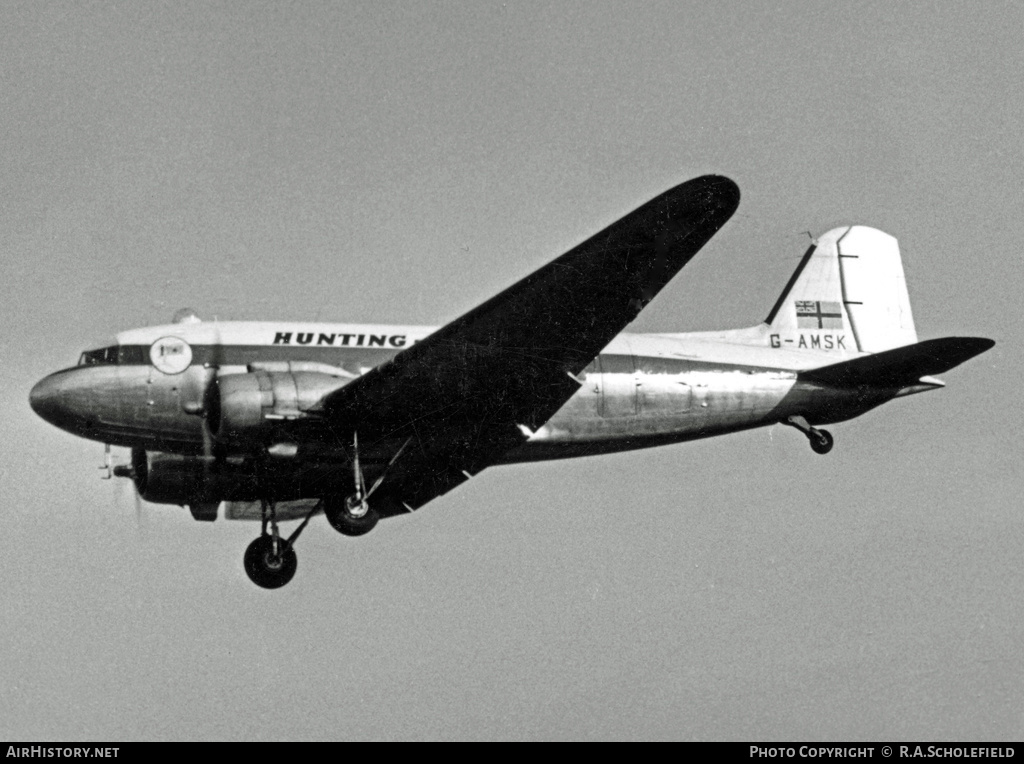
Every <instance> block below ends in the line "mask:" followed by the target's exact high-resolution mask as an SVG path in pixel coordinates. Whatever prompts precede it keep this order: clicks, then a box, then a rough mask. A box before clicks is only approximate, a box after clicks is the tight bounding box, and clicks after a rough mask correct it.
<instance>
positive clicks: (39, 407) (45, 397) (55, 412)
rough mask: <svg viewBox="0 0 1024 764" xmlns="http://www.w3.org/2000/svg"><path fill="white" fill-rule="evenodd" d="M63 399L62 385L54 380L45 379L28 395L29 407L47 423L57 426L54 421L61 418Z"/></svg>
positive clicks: (50, 378) (37, 383)
mask: <svg viewBox="0 0 1024 764" xmlns="http://www.w3.org/2000/svg"><path fill="white" fill-rule="evenodd" d="M61 397H62V396H61V391H60V385H59V384H58V383H57V382H56V381H55V380H54V378H53V377H52V376H50V377H43V378H42V379H41V380H39V381H38V382H36V384H35V386H34V387H33V388H32V392H30V393H29V394H28V405H30V406H31V407H32V410H33V411H34V412H36V413H37V414H38V415H39V416H41V417H42V418H43V419H45V420H46V421H47V422H49V423H50V424H56V422H55V421H54V420H55V419H57V418H59V416H60V409H61Z"/></svg>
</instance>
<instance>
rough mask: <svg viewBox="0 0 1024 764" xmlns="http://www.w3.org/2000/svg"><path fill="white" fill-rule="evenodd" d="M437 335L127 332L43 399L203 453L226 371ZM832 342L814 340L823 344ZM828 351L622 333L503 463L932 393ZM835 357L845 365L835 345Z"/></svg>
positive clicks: (269, 328) (55, 380)
mask: <svg viewBox="0 0 1024 764" xmlns="http://www.w3.org/2000/svg"><path fill="white" fill-rule="evenodd" d="M430 332H431V329H430V328H426V327H361V326H356V327H353V326H336V325H329V326H324V325H316V326H311V325H305V324H302V325H287V324H286V325H282V324H270V323H266V324H262V323H246V324H233V323H221V324H194V325H169V326H162V327H151V328H147V329H139V330H133V331H131V332H125V333H122V334H121V335H119V336H118V345H117V346H116V350H115V351H111V353H110V354H108V358H107V359H106V361H105V362H104V361H101V362H97V363H93V364H92V365H80V366H77V367H74V368H71V369H66V370H64V371H61V372H57V373H56V374H53V375H51V376H49V377H47V378H46V379H44V380H43V381H42V382H40V383H39V385H37V387H36V389H35V390H34V391H33V396H32V398H33V406H34V408H36V410H37V411H38V412H39V413H40V414H41V415H42V416H43V417H44V418H46V419H48V420H49V421H51V422H52V423H53V424H55V425H57V426H59V427H62V428H63V429H66V430H68V431H70V432H73V433H74V434H76V435H80V436H82V437H86V438H90V439H92V440H97V441H100V442H104V443H110V444H113V445H119V446H126V447H130V448H135V449H144V450H146V451H157V452H162V453H167V454H184V455H202V454H203V452H204V447H205V448H208V447H209V446H208V443H206V445H205V446H204V422H203V418H202V416H201V415H199V412H201V411H202V409H203V405H204V402H203V394H204V390H206V389H207V386H208V384H209V381H210V379H211V376H212V375H214V374H216V375H220V376H221V377H222V378H224V377H225V376H227V375H230V374H232V373H246V372H251V371H252V370H253V369H259V368H273V367H274V366H275V365H282V364H285V365H287V364H292V365H293V366H296V367H299V366H301V365H302V364H306V365H307V366H313V367H317V366H318V365H321V366H323V367H324V368H332V369H335V370H337V373H339V374H343V375H346V376H347V378H355V377H356V376H359V375H360V374H362V373H365V372H366V371H367V370H369V369H371V368H373V367H375V366H377V365H379V364H381V363H384V362H386V361H387V360H388V359H390V358H391V357H393V356H394V355H396V354H397V353H398V352H400V351H401V350H402V348H403V347H406V346H408V345H409V344H412V343H413V342H416V341H418V340H420V339H422V338H424V337H426V336H428V335H429V333H430ZM168 336H172V337H175V338H178V339H180V340H182V341H183V342H184V343H187V346H188V349H189V351H190V357H191V362H190V363H189V365H188V366H187V367H185V368H184V369H183V370H181V371H175V372H174V373H166V372H165V371H161V369H160V368H158V366H159V364H157V363H154V362H153V359H152V357H151V352H152V348H153V347H155V346H156V344H157V343H158V341H159V340H160V339H161V338H165V337H168ZM328 338H329V339H330V341H329V342H327V341H325V340H327V339H328ZM371 341H372V342H373V344H371ZM821 341H822V340H821V339H820V338H818V339H816V344H818V345H819V346H820V343H821ZM823 355H824V354H823V353H821V352H818V351H816V350H808V351H797V350H789V349H782V348H777V347H773V346H772V342H771V340H770V337H769V335H768V334H767V328H766V327H765V326H763V325H762V326H759V327H753V328H751V329H745V330H737V331H731V332H714V333H697V334H679V335H639V334H622V335H619V336H618V337H617V338H616V339H615V340H613V342H612V343H611V344H609V345H608V347H607V348H605V349H604V351H602V353H601V355H600V356H599V357H598V358H597V359H595V361H594V362H593V363H592V364H591V365H590V366H589V367H588V368H587V369H586V370H585V371H584V372H582V373H581V374H579V375H577V379H578V381H579V382H580V383H581V386H580V388H579V391H578V392H577V393H576V394H575V395H574V396H573V397H572V398H571V399H570V400H569V401H568V402H567V403H566V404H565V405H564V406H563V407H562V408H561V409H560V410H559V411H558V412H557V413H556V414H555V415H554V416H553V417H552V418H551V419H550V420H549V421H548V422H547V423H546V424H544V426H542V427H540V428H539V429H537V430H536V431H530V432H529V433H528V434H529V436H530V437H529V439H528V441H527V442H526V443H525V444H524V445H522V446H520V447H518V448H516V449H515V450H513V451H512V452H510V453H508V454H506V456H505V457H504V458H503V459H502V460H501V461H502V462H503V463H515V462H525V461H538V460H546V459H558V458H567V457H574V456H584V455H590V454H599V453H610V452H615V451H625V450H630V449H636V448H645V447H650V446H656V445H663V444H668V443H677V442H681V441H687V440H694V439H697V438H706V437H710V436H714V435H721V434H724V433H728V432H734V431H738V430H744V429H749V428H754V427H760V426H765V425H771V424H774V423H777V422H780V421H784V420H785V419H786V418H787V417H789V416H793V415H798V416H803V417H805V418H806V419H807V420H808V421H809V422H810V423H812V424H825V423H830V422H836V421H841V420H845V419H849V418H851V417H854V416H857V415H859V414H861V413H863V412H865V411H867V410H869V409H871V408H873V407H875V406H877V405H879V404H881V403H884V402H885V401H887V400H890V399H892V398H894V397H896V396H898V395H905V394H909V393H911V392H919V391H923V390H925V389H931V387H930V386H926V385H921V386H917V387H914V388H904V389H870V390H865V389H842V388H830V387H823V386H821V385H817V384H813V383H808V382H803V381H800V380H798V378H797V377H798V372H799V371H800V370H802V369H806V368H813V367H815V366H819V365H821V364H822V363H823ZM852 355H855V354H851V356H852ZM828 357H829V359H834V360H838V359H837V356H836V354H835V352H830V353H829V354H828ZM340 384H344V379H340V381H339V385H340ZM206 437H207V438H208V436H206ZM348 445H349V444H348V443H347V442H342V441H341V440H340V439H335V438H332V437H330V433H329V432H324V433H321V436H320V437H314V438H310V439H307V440H306V441H304V442H303V443H302V444H301V445H300V448H299V450H298V451H297V452H296V453H294V454H291V455H290V458H285V459H282V460H278V461H277V462H275V467H274V469H275V471H276V472H277V473H278V474H279V475H280V476H281V477H282V479H285V477H286V476H287V475H289V474H291V475H297V474H299V473H304V474H305V475H306V478H305V479H303V480H301V481H299V482H298V483H296V485H300V484H301V485H308V486H311V488H309V489H304V488H296V489H294V491H290V492H289V493H306V492H307V490H309V491H312V490H316V491H323V490H324V487H325V485H327V484H328V483H330V481H331V480H332V477H331V476H336V475H343V474H346V473H344V471H342V470H339V469H338V467H339V465H344V464H346V463H347V462H348V460H349V458H350V453H349V450H348ZM397 445H398V444H391V443H386V442H385V443H377V444H376V445H375V448H374V449H373V450H371V451H368V452H367V453H366V454H365V455H364V460H365V462H366V464H367V468H368V469H369V470H370V471H371V472H372V471H373V469H374V463H377V464H379V463H380V462H383V461H386V459H387V458H388V456H389V455H390V454H393V453H394V451H395V449H396V448H397ZM252 455H253V454H252V453H251V451H250V452H249V454H248V456H252ZM246 458H247V453H246V450H245V449H240V450H239V451H238V453H236V454H235V455H234V459H235V460H236V461H238V462H239V463H241V462H243V461H244V460H245V459H246ZM243 493H244V491H243ZM210 498H211V499H213V498H217V497H210Z"/></svg>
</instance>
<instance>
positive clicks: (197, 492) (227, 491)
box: [132, 448, 259, 507]
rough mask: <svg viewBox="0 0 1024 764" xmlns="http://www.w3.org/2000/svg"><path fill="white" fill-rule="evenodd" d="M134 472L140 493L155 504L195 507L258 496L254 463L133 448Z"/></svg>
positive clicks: (136, 485)
mask: <svg viewBox="0 0 1024 764" xmlns="http://www.w3.org/2000/svg"><path fill="white" fill-rule="evenodd" d="M132 474H133V478H134V480H135V487H136V489H138V492H139V496H141V497H142V498H143V499H145V500H146V501H149V502H152V503H154V504H177V505H179V506H183V505H186V504H187V505H189V506H190V507H193V506H195V505H198V504H203V503H210V502H220V501H225V500H247V499H252V498H254V497H257V496H258V495H259V492H258V490H257V484H256V479H255V472H254V470H253V469H252V467H251V465H245V464H242V465H229V464H217V465H214V464H213V458H212V457H206V456H182V455H181V454H165V453H162V452H160V451H143V450H142V449H141V448H133V449H132Z"/></svg>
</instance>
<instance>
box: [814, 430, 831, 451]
mask: <svg viewBox="0 0 1024 764" xmlns="http://www.w3.org/2000/svg"><path fill="white" fill-rule="evenodd" d="M809 440H810V441H811V450H812V451H814V453H816V454H827V453H828V452H829V451H831V450H832V446H833V445H835V441H834V440H833V439H832V433H830V432H829V431H828V430H818V431H817V433H815V434H813V435H811V436H810V438H809Z"/></svg>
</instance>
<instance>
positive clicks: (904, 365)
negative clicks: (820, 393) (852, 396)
mask: <svg viewBox="0 0 1024 764" xmlns="http://www.w3.org/2000/svg"><path fill="white" fill-rule="evenodd" d="M995 344H996V343H995V342H994V341H993V340H990V339H985V338H984V337H941V338H939V339H934V340H925V341H924V342H918V343H915V344H913V345H906V346H904V347H898V348H893V349H892V350H883V351H882V352H880V353H875V354H874V355H868V356H862V357H860V358H854V359H852V360H849V361H842V362H840V363H835V364H831V365H830V366H822V367H820V368H817V369H811V370H810V371H803V372H800V375H799V378H800V379H801V380H804V381H808V382H818V383H820V384H825V385H832V386H834V387H862V386H865V385H866V386H872V387H903V386H905V385H913V384H915V383H916V382H917V381H918V380H919V379H920V378H921V377H924V376H930V375H932V374H943V373H945V372H947V371H949V370H950V369H952V368H954V367H956V366H959V365H960V364H962V363H963V362H964V361H967V360H969V359H971V358H974V356H976V355H978V354H979V353H984V352H985V351H986V350H988V349H989V348H991V347H992V346H993V345H995Z"/></svg>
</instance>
